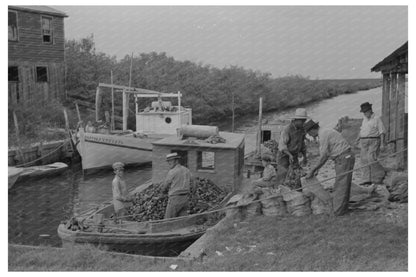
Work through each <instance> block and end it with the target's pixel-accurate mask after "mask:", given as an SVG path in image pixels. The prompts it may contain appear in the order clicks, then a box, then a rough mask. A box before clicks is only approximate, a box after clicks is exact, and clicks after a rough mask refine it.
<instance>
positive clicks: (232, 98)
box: [231, 90, 235, 133]
mask: <svg viewBox="0 0 416 277" xmlns="http://www.w3.org/2000/svg"><path fill="white" fill-rule="evenodd" d="M234 104H235V103H234V90H233V91H231V110H232V113H233V115H232V123H231V132H232V133H234Z"/></svg>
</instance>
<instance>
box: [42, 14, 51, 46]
mask: <svg viewBox="0 0 416 277" xmlns="http://www.w3.org/2000/svg"><path fill="white" fill-rule="evenodd" d="M42 38H43V42H44V43H52V18H50V17H44V16H42Z"/></svg>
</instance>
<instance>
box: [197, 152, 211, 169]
mask: <svg viewBox="0 0 416 277" xmlns="http://www.w3.org/2000/svg"><path fill="white" fill-rule="evenodd" d="M197 169H206V170H214V169H215V152H205V151H198V152H197Z"/></svg>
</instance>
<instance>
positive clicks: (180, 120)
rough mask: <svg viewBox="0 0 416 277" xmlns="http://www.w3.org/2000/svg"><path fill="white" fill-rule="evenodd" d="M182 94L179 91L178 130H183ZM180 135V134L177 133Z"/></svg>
mask: <svg viewBox="0 0 416 277" xmlns="http://www.w3.org/2000/svg"><path fill="white" fill-rule="evenodd" d="M181 105H182V103H181V92H180V91H178V122H179V126H178V128H182V114H181ZM177 134H179V133H177Z"/></svg>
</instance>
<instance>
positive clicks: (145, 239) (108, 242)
mask: <svg viewBox="0 0 416 277" xmlns="http://www.w3.org/2000/svg"><path fill="white" fill-rule="evenodd" d="M204 233H205V232H197V233H190V234H186V235H145V234H115V233H114V234H113V233H110V234H108V233H98V232H92V233H88V232H80V231H71V230H68V229H66V228H65V225H64V224H61V225H59V227H58V235H59V237H60V238H61V239H62V246H63V247H73V246H74V245H81V244H92V245H95V246H99V247H100V248H103V249H104V250H107V251H115V252H122V253H129V254H138V255H149V256H166V257H169V256H178V255H179V254H180V252H182V251H184V250H185V249H186V248H188V247H189V246H190V245H191V244H192V243H193V242H195V241H196V240H197V239H198V238H199V237H201V236H202V235H203V234H204Z"/></svg>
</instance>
